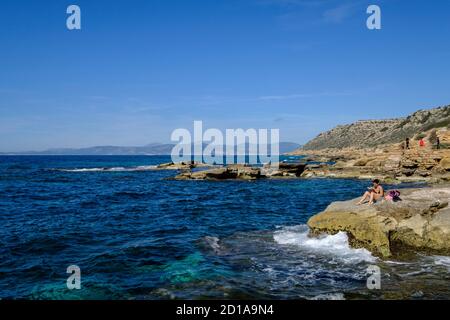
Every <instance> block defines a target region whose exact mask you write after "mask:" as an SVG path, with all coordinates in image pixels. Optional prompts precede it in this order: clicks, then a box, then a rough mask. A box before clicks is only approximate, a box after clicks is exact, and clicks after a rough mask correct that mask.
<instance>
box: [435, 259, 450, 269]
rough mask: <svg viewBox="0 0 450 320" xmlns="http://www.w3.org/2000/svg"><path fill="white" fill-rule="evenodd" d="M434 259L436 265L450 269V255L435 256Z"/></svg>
mask: <svg viewBox="0 0 450 320" xmlns="http://www.w3.org/2000/svg"><path fill="white" fill-rule="evenodd" d="M433 260H434V264H435V265H438V266H444V267H447V268H448V269H449V270H450V257H445V256H434V257H433Z"/></svg>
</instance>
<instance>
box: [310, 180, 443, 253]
mask: <svg viewBox="0 0 450 320" xmlns="http://www.w3.org/2000/svg"><path fill="white" fill-rule="evenodd" d="M358 200H359V199H354V200H350V201H344V202H333V203H332V204H330V205H329V206H328V208H326V210H325V211H323V212H321V213H319V214H317V215H315V216H313V217H312V218H310V219H309V221H308V226H309V227H310V228H311V232H312V234H320V233H328V234H335V233H337V232H339V231H344V232H346V233H347V234H348V236H349V241H350V244H351V245H352V246H353V247H364V248H366V249H368V250H370V251H371V252H373V253H374V254H376V255H378V256H381V257H389V256H391V255H397V254H402V253H404V252H405V251H407V250H408V249H413V250H414V251H424V252H432V253H439V254H446V255H449V254H450V207H449V206H448V202H449V200H450V187H440V188H437V187H436V188H423V189H409V190H402V194H401V201H397V202H392V201H380V202H379V203H375V204H373V205H368V204H362V205H357V201H358Z"/></svg>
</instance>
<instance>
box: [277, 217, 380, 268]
mask: <svg viewBox="0 0 450 320" xmlns="http://www.w3.org/2000/svg"><path fill="white" fill-rule="evenodd" d="M308 232H309V229H308V227H307V226H306V225H300V226H294V227H283V228H282V229H281V230H277V231H275V233H274V236H273V237H274V240H275V242H277V243H278V244H281V245H292V246H296V247H298V248H299V249H302V250H305V251H308V252H312V253H317V254H322V255H327V256H330V257H333V258H334V257H335V258H338V259H339V260H341V261H342V262H344V263H350V264H352V263H360V262H375V261H376V258H375V257H374V256H372V255H371V253H370V252H369V251H367V250H366V249H353V248H351V247H350V245H349V243H348V237H347V234H346V233H345V232H339V233H337V234H335V235H322V236H319V237H309V235H308Z"/></svg>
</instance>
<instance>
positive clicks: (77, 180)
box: [0, 156, 446, 299]
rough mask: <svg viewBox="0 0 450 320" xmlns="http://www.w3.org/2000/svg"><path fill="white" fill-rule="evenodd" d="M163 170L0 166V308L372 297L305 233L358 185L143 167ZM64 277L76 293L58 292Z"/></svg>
mask: <svg viewBox="0 0 450 320" xmlns="http://www.w3.org/2000/svg"><path fill="white" fill-rule="evenodd" d="M169 161H170V158H169V157H162V156H148V157H146V156H137V157H133V156H120V157H116V156H104V157H96V156H90V157H83V156H48V157H47V156H23V157H14V156H3V157H0V226H1V227H0V298H3V299H5V298H6V299H15V298H27V299H170V298H187V299H199V298H200V299H201V298H273V299H280V298H290V299H292V298H314V297H319V298H320V297H338V298H342V297H347V296H348V295H349V293H352V292H358V294H359V295H361V294H363V295H366V294H367V295H369V296H371V295H370V293H367V292H365V290H364V288H365V269H366V267H367V265H368V264H370V263H381V262H377V259H376V258H374V257H372V256H371V255H370V253H368V252H366V251H365V250H363V249H358V250H355V249H350V248H348V245H347V242H346V236H345V234H342V235H336V236H329V237H325V238H324V239H320V240H317V241H316V242H311V241H310V240H308V239H307V237H306V234H307V230H306V229H305V228H306V227H305V226H304V224H305V223H306V221H307V219H308V218H309V217H310V216H311V215H313V214H315V213H317V212H319V211H321V210H323V209H324V208H325V207H326V206H327V205H328V204H329V203H330V202H331V201H336V200H347V199H351V198H354V197H356V196H358V195H360V194H361V192H362V191H363V190H364V189H365V187H366V186H367V184H368V182H367V181H358V180H330V179H316V180H314V179H313V180H303V179H295V180H267V181H251V182H248V181H224V182H208V181H174V180H167V179H166V178H169V177H172V176H174V175H175V174H176V171H155V170H151V167H149V166H151V165H155V164H159V163H163V162H169ZM95 168H108V170H106V171H105V170H103V171H102V170H99V169H95ZM86 169H88V170H86ZM433 261H434V260H433ZM444 262H445V261H444ZM383 263H384V262H383ZM69 265H77V266H79V267H80V268H81V285H82V288H81V290H68V289H67V287H66V279H67V277H68V276H69V275H68V274H66V268H67V267H68V266H69ZM421 267H422V265H421V266H420V267H418V266H415V267H414V268H413V269H414V270H416V269H417V268H421ZM443 268H446V264H445V263H444V264H443ZM405 272H406V271H405ZM391 285H392V286H393V287H394V289H395V286H396V284H395V283H394V284H391Z"/></svg>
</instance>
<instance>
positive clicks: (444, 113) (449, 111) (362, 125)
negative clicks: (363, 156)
mask: <svg viewBox="0 0 450 320" xmlns="http://www.w3.org/2000/svg"><path fill="white" fill-rule="evenodd" d="M449 125H450V105H449V106H445V107H439V108H435V109H430V110H419V111H417V112H415V113H413V114H411V115H409V116H408V117H406V118H399V119H389V120H364V121H358V122H355V123H352V124H349V125H341V126H337V127H336V128H334V129H332V130H330V131H327V132H323V133H321V134H319V135H318V136H317V137H316V138H314V139H313V140H311V141H309V142H308V143H307V144H305V145H304V146H303V150H321V149H325V148H347V147H353V148H367V147H376V146H379V145H384V144H393V143H399V142H401V141H404V140H405V138H406V137H409V138H413V137H414V136H416V135H418V134H421V133H423V132H425V131H429V130H431V129H433V128H442V127H447V126H449Z"/></svg>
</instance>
